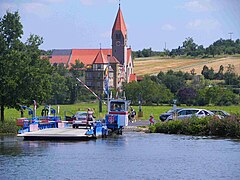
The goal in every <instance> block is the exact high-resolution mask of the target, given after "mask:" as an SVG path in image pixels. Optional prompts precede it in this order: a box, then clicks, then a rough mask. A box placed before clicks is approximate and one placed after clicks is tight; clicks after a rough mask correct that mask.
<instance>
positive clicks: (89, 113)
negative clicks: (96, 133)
mask: <svg viewBox="0 0 240 180" xmlns="http://www.w3.org/2000/svg"><path fill="white" fill-rule="evenodd" d="M93 113H94V112H93V110H91V108H88V111H87V124H86V127H88V126H89V127H90V128H91V124H90V122H89V121H93V120H94V116H93Z"/></svg>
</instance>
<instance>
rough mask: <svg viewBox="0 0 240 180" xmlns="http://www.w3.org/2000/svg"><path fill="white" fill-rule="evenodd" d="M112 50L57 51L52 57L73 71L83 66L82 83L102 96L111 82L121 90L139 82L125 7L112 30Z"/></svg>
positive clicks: (52, 61)
mask: <svg viewBox="0 0 240 180" xmlns="http://www.w3.org/2000/svg"><path fill="white" fill-rule="evenodd" d="M111 38H112V49H102V48H100V49H54V50H53V52H52V55H51V56H50V59H49V60H50V63H51V64H53V65H58V64H64V65H65V66H66V67H71V64H75V63H76V60H79V61H80V62H82V63H83V64H84V66H85V68H83V69H82V71H84V72H85V73H84V74H85V76H84V78H83V79H82V80H83V81H84V82H85V84H86V85H87V86H88V87H89V88H91V89H92V90H93V91H95V92H98V93H102V92H104V89H105V86H106V84H105V81H106V78H108V87H109V88H110V89H115V90H117V91H120V90H121V87H122V83H123V82H126V83H129V82H132V81H136V75H135V74H134V73H133V59H132V55H131V54H132V50H131V48H129V47H128V45H127V43H128V36H127V27H126V24H125V22H124V18H123V14H122V11H121V7H120V5H119V9H118V12H117V16H116V19H115V22H114V24H113V28H112V35H111Z"/></svg>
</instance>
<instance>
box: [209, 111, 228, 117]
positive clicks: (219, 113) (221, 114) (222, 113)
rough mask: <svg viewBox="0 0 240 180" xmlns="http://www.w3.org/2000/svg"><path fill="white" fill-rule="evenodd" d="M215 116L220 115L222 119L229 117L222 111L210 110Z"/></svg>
mask: <svg viewBox="0 0 240 180" xmlns="http://www.w3.org/2000/svg"><path fill="white" fill-rule="evenodd" d="M211 111H212V112H213V113H214V114H215V115H220V116H222V117H227V116H230V114H229V113H228V112H226V111H223V110H211Z"/></svg>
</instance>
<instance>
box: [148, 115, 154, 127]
mask: <svg viewBox="0 0 240 180" xmlns="http://www.w3.org/2000/svg"><path fill="white" fill-rule="evenodd" d="M149 123H150V126H151V125H154V117H153V115H150V117H149Z"/></svg>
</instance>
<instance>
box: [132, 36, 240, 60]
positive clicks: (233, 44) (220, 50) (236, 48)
mask: <svg viewBox="0 0 240 180" xmlns="http://www.w3.org/2000/svg"><path fill="white" fill-rule="evenodd" d="M222 54H224V55H226V54H227V55H233V54H240V39H237V40H236V41H234V40H231V39H226V40H225V39H219V40H217V41H215V42H214V43H213V44H211V45H210V46H209V47H206V48H204V47H203V45H198V44H196V43H195V42H194V40H193V38H192V37H188V38H186V39H185V41H184V42H183V43H182V46H178V48H176V49H172V50H171V51H170V50H168V49H165V50H164V51H163V52H158V51H152V49H151V48H149V49H143V50H142V51H140V50H139V51H134V52H133V57H137V58H138V57H151V56H171V57H175V56H190V57H197V56H200V57H209V56H212V57H214V56H215V55H222Z"/></svg>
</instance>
